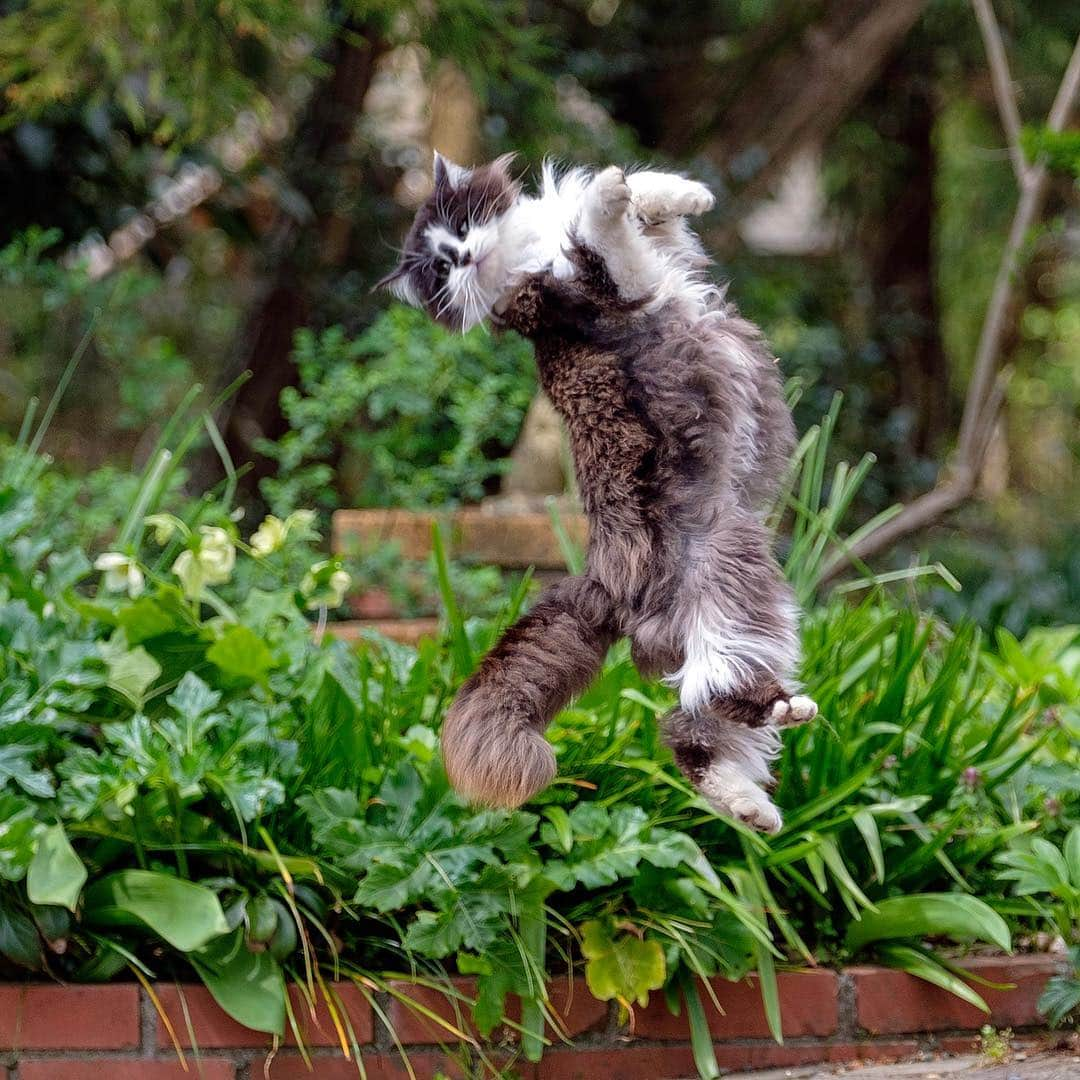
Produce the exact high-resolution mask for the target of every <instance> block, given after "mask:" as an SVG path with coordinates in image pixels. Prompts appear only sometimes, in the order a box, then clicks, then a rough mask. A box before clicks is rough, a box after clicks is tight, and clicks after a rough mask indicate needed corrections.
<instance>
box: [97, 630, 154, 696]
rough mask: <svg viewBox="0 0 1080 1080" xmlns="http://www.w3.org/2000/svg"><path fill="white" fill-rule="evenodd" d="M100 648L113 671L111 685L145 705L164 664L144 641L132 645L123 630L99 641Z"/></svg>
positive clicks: (109, 683) (110, 673)
mask: <svg viewBox="0 0 1080 1080" xmlns="http://www.w3.org/2000/svg"><path fill="white" fill-rule="evenodd" d="M98 650H99V651H100V653H101V658H102V659H103V660H104V661H105V667H106V668H107V669H108V672H109V679H108V685H109V686H110V687H112V689H113V690H118V691H119V692H120V693H121V694H123V695H124V696H125V697H126V698H128V699H129V700H130V701H132V702H133V703H134V704H135V705H136V706H139V707H141V706H142V703H143V701H144V700H145V697H146V691H147V690H148V689H149V688H150V686H151V685H152V684H153V683H154V681H155V680H156V679H157V678H158V676H159V675H160V674H161V665H160V664H159V663H158V662H157V661H156V660H155V659H154V658H153V657H152V656H151V655H150V654H149V653H148V652H147V651H146V650H145V649H144V648H143V647H142V646H141V645H137V646H136V647H135V648H134V649H129V648H128V647H127V645H126V643H125V641H124V636H123V634H119V635H114V636H113V637H112V638H110V640H109V641H107V642H101V643H99V645H98Z"/></svg>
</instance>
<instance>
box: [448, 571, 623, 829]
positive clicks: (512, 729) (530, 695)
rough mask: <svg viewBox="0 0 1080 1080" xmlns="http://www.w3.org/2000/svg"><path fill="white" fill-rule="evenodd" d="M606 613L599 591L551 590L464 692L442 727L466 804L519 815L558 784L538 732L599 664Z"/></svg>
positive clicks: (585, 587)
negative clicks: (510, 809) (501, 808)
mask: <svg viewBox="0 0 1080 1080" xmlns="http://www.w3.org/2000/svg"><path fill="white" fill-rule="evenodd" d="M611 610H612V605H611V600H610V597H609V596H608V594H607V592H606V591H605V590H604V589H603V588H602V587H601V586H600V585H599V584H598V583H597V582H595V581H593V580H591V579H589V578H565V579H564V580H562V581H559V582H557V583H556V584H554V585H552V586H550V587H549V588H548V589H547V591H546V592H545V593H544V594H543V595H542V596H541V598H540V599H539V600H538V601H537V603H536V605H535V606H534V607H533V609H532V610H531V611H530V612H529V613H528V614H527V615H525V616H524V617H523V618H522V619H520V620H519V621H518V622H517V623H515V624H514V626H512V627H511V628H510V629H509V630H508V631H507V632H506V633H505V634H504V635H503V637H502V640H500V641H499V643H498V644H497V645H496V646H495V647H494V648H493V649H492V650H491V652H490V653H488V655H487V656H486V657H485V658H484V661H483V663H482V664H481V665H480V669H479V670H478V671H477V672H476V673H475V674H474V675H473V676H472V677H471V678H470V679H469V680H468V681H467V682H466V683H465V685H464V686H463V687H462V688H461V691H460V692H459V694H458V696H457V697H456V698H455V700H454V703H453V704H452V705H451V706H450V709H449V711H448V712H447V714H446V719H445V721H444V722H443V729H442V753H443V761H444V763H445V765H446V773H447V776H448V777H449V778H450V783H451V784H453V786H454V787H455V788H456V789H457V790H458V791H459V792H460V793H461V794H462V795H464V796H465V797H466V798H467V799H470V800H472V801H474V802H478V803H483V804H486V805H488V806H506V807H513V806H520V805H521V804H522V803H523V802H525V801H527V800H528V799H530V798H531V797H532V796H533V795H535V794H536V793H537V792H538V791H541V790H543V789H544V788H545V787H547V785H548V784H550V783H551V781H552V780H553V779H554V778H555V772H556V765H555V752H554V751H553V750H552V748H551V745H550V744H549V743H548V741H547V740H546V739H545V738H544V729H545V728H546V727H547V725H548V722H549V721H550V720H551V718H552V717H553V716H554V715H555V713H556V712H557V711H558V710H559V709H561V708H562V707H563V706H564V705H566V703H567V702H568V701H569V700H570V699H571V697H573V696H574V695H575V694H578V693H580V692H581V691H582V690H584V689H585V687H586V686H587V685H588V684H589V682H590V681H591V679H592V678H593V676H594V675H595V674H596V672H597V670H598V669H599V667H600V664H601V663H602V662H603V659H604V655H605V654H606V652H607V650H608V647H609V646H610V645H611V642H612V640H613V638H614V636H615V635H614V631H613V629H612V628H611Z"/></svg>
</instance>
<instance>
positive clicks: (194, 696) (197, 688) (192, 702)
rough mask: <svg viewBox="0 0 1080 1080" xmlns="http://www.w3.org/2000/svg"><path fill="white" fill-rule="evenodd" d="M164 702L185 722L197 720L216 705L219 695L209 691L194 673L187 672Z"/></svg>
mask: <svg viewBox="0 0 1080 1080" xmlns="http://www.w3.org/2000/svg"><path fill="white" fill-rule="evenodd" d="M165 700H166V701H167V702H168V703H169V704H170V705H171V706H172V707H173V708H174V709H175V710H176V712H177V713H178V714H179V715H180V716H182V717H184V718H185V719H186V720H197V719H198V718H199V717H200V716H205V715H206V714H207V713H208V712H210V710H211V709H213V708H214V707H215V706H216V705H217V703H218V702H219V701H220V700H221V694H219V693H218V692H217V691H216V690H211V689H210V687H209V686H207V685H206V683H204V682H203V681H202V679H200V678H199V676H198V675H196V674H195V672H193V671H187V672H185V673H184V677H183V678H182V679H181V680H180V682H179V683H178V684H177V687H176V689H175V690H174V691H173V692H172V693H171V694H170V695H169V696H168V697H167V698H166V699H165Z"/></svg>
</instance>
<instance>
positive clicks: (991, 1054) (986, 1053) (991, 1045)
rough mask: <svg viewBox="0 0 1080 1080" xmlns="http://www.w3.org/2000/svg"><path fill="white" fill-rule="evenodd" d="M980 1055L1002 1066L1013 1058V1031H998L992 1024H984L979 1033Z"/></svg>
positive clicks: (1007, 1029) (1008, 1029) (1004, 1029)
mask: <svg viewBox="0 0 1080 1080" xmlns="http://www.w3.org/2000/svg"><path fill="white" fill-rule="evenodd" d="M979 1053H980V1054H982V1056H983V1057H984V1058H985V1059H986V1060H987V1061H988V1062H991V1063H992V1064H994V1065H1001V1064H1002V1063H1003V1062H1006V1061H1008V1060H1009V1058H1010V1057H1011V1056H1012V1029H1011V1028H1003V1029H1002V1030H1001V1031H998V1030H997V1029H996V1028H995V1027H993V1026H992V1025H990V1024H984V1025H983V1026H982V1029H981V1030H980V1031H979Z"/></svg>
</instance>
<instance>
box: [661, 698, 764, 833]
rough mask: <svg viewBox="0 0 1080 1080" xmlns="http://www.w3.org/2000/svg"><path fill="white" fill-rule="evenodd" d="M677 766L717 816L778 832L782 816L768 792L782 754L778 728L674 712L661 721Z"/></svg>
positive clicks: (754, 827) (761, 829)
mask: <svg viewBox="0 0 1080 1080" xmlns="http://www.w3.org/2000/svg"><path fill="white" fill-rule="evenodd" d="M662 727H663V731H664V741H665V742H666V743H667V744H668V746H670V747H671V751H672V754H673V755H674V757H675V763H676V764H677V765H678V766H679V768H680V769H681V770H682V771H683V773H684V774H685V776H686V777H687V779H688V780H689V781H690V782H691V783H692V784H693V785H694V787H696V788H697V789H698V791H700V792H701V794H702V795H703V796H704V798H705V800H706V802H708V804H709V805H710V806H711V807H712V808H713V809H714V810H715V811H716V812H717V813H718V814H723V815H724V816H726V817H731V818H735V819H736V820H737V821H741V822H742V823H743V824H744V825H749V826H750V828H752V829H758V830H760V831H761V832H767V833H775V832H779V831H780V829H781V827H782V826H783V819H782V818H781V816H780V811H779V810H778V809H777V808H776V806H775V805H774V803H773V801H772V799H770V798H769V796H768V794H767V792H766V788H767V787H768V786H769V785H770V784H771V783H772V773H771V765H772V763H773V761H774V760H775V759H776V757H777V755H778V754H779V752H780V738H779V735H778V734H777V730H776V728H773V727H759V728H751V727H746V726H745V725H743V724H739V723H735V722H732V721H730V720H728V719H725V718H723V717H720V716H713V715H709V714H701V713H699V714H697V715H693V714H691V713H688V712H686V710H685V709H681V708H676V709H672V711H671V712H670V713H668V714H667V716H665V717H664V719H663V721H662Z"/></svg>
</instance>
